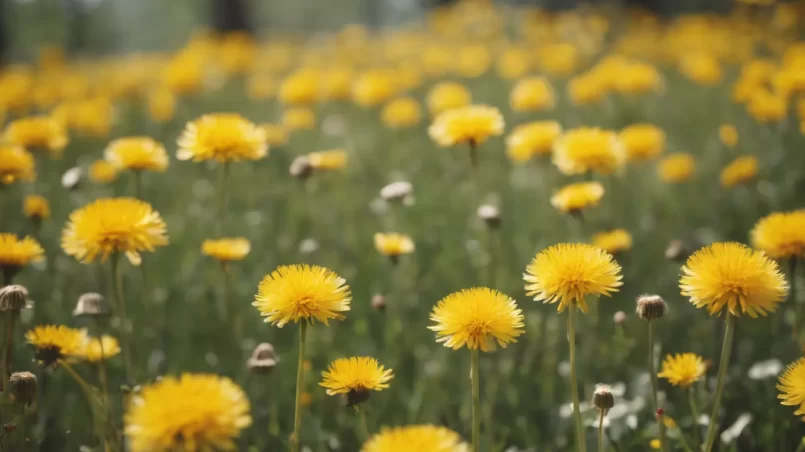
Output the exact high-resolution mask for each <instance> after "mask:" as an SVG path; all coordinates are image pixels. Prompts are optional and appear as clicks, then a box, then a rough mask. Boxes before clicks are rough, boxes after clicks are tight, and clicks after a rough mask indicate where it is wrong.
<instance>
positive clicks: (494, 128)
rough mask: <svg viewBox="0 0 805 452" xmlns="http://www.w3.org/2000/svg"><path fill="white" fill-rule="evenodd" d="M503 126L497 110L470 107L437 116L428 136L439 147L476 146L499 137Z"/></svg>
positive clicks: (476, 106)
mask: <svg viewBox="0 0 805 452" xmlns="http://www.w3.org/2000/svg"><path fill="white" fill-rule="evenodd" d="M503 126H504V123H503V115H501V114H500V111H498V109H497V108H494V107H489V106H486V105H471V106H469V107H461V108H456V109H453V110H448V111H445V112H443V113H441V114H439V116H437V117H436V119H434V120H433V124H431V126H430V127H429V128H428V134H429V135H430V137H431V139H432V140H433V141H435V142H436V144H438V145H439V146H441V147H450V146H455V145H456V144H462V143H467V144H469V145H470V146H477V145H480V144H482V143H484V142H485V141H486V140H487V139H488V138H489V137H490V136H498V135H501V134H502V133H503Z"/></svg>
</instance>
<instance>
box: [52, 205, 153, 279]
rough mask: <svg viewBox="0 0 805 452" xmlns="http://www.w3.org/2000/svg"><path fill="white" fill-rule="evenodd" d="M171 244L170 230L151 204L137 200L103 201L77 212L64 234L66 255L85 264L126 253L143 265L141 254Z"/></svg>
mask: <svg viewBox="0 0 805 452" xmlns="http://www.w3.org/2000/svg"><path fill="white" fill-rule="evenodd" d="M167 244H168V236H167V227H166V226H165V222H164V221H163V220H162V217H161V216H160V215H159V212H157V211H155V210H154V209H153V207H151V204H148V203H147V202H145V201H140V200H138V199H134V198H102V199H98V200H95V201H93V202H92V203H90V204H88V205H86V206H84V207H82V208H80V209H78V210H75V211H73V213H71V214H70V217H69V219H68V220H67V225H66V226H65V227H64V230H63V231H62V239H61V245H62V248H63V249H64V252H66V253H67V254H69V255H70V256H73V257H75V258H76V259H78V260H79V261H80V262H81V263H90V262H93V261H95V259H96V258H98V257H100V258H101V260H103V261H105V260H106V259H107V258H108V257H109V255H110V254H112V253H116V252H120V253H125V255H126V257H127V258H128V259H129V261H130V262H131V263H132V264H134V265H139V264H140V262H141V261H142V258H141V257H140V252H143V251H154V250H155V249H156V248H157V247H160V246H165V245H167Z"/></svg>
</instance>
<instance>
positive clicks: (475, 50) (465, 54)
mask: <svg viewBox="0 0 805 452" xmlns="http://www.w3.org/2000/svg"><path fill="white" fill-rule="evenodd" d="M491 64H492V55H490V53H489V49H487V48H486V46H484V45H482V44H470V45H463V46H460V47H459V48H458V49H457V51H456V53H455V55H454V65H455V66H454V67H455V69H456V72H457V73H458V74H459V75H461V76H462V77H466V78H476V77H480V76H482V75H483V74H484V73H485V72H486V71H487V70H489V66H490V65H491Z"/></svg>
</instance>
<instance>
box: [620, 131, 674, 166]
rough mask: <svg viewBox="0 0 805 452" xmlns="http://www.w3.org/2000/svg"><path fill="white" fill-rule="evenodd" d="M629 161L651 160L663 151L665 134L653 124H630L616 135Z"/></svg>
mask: <svg viewBox="0 0 805 452" xmlns="http://www.w3.org/2000/svg"><path fill="white" fill-rule="evenodd" d="M618 139H619V140H620V142H621V143H622V144H623V147H624V149H625V150H626V157H627V159H628V160H629V161H641V160H653V159H655V158H657V156H659V155H660V154H662V152H663V151H664V150H665V132H664V131H663V130H662V129H661V128H659V127H657V126H655V125H653V124H632V125H630V126H628V127H626V128H624V129H623V130H621V132H620V133H619V134H618Z"/></svg>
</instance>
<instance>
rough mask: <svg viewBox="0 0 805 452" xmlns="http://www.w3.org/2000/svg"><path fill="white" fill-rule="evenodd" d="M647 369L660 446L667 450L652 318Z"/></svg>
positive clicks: (650, 321)
mask: <svg viewBox="0 0 805 452" xmlns="http://www.w3.org/2000/svg"><path fill="white" fill-rule="evenodd" d="M648 371H649V373H650V374H651V396H652V398H653V400H654V416H655V417H656V419H657V427H658V428H659V430H660V446H661V449H662V451H663V452H665V451H667V450H668V438H667V437H666V435H665V422H664V421H663V419H662V418H663V415H662V412H661V411H660V401H659V397H658V395H657V393H658V392H659V383H657V369H655V368H654V319H649V321H648Z"/></svg>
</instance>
